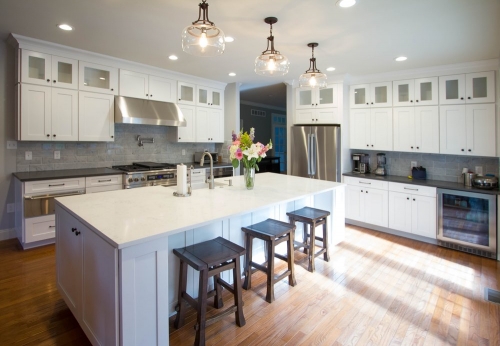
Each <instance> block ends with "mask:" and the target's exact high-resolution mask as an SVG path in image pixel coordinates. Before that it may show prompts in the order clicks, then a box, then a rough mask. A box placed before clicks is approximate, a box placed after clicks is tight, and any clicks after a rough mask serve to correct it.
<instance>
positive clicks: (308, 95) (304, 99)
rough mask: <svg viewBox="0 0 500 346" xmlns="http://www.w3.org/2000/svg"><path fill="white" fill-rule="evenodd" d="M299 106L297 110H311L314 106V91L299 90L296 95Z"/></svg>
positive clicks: (309, 89) (308, 89)
mask: <svg viewBox="0 0 500 346" xmlns="http://www.w3.org/2000/svg"><path fill="white" fill-rule="evenodd" d="M296 99H297V105H296V108H299V109H300V108H311V107H313V106H314V102H313V89H311V88H304V89H301V88H297V93H296Z"/></svg>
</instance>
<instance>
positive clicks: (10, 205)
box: [7, 203, 15, 213]
mask: <svg viewBox="0 0 500 346" xmlns="http://www.w3.org/2000/svg"><path fill="white" fill-rule="evenodd" d="M14 211H15V208H14V203H8V204H7V213H13V212H14Z"/></svg>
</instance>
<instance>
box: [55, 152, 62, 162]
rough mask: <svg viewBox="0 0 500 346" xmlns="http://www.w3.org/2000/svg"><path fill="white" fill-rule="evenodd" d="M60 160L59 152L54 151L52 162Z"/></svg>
mask: <svg viewBox="0 0 500 346" xmlns="http://www.w3.org/2000/svg"><path fill="white" fill-rule="evenodd" d="M60 159H61V152H60V151H59V150H55V151H54V160H60Z"/></svg>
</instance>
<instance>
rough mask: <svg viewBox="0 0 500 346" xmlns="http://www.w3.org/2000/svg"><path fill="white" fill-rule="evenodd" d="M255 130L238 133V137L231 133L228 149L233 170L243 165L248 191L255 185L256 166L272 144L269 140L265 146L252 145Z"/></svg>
mask: <svg viewBox="0 0 500 346" xmlns="http://www.w3.org/2000/svg"><path fill="white" fill-rule="evenodd" d="M254 139H255V129H254V128H253V127H252V128H250V133H248V132H243V130H241V131H240V133H239V134H238V135H236V133H235V132H234V131H233V134H232V140H233V143H232V144H231V146H230V147H229V153H230V159H231V163H232V164H233V167H234V168H238V166H239V165H240V162H242V164H243V168H244V175H245V186H246V188H247V189H248V190H251V189H253V186H254V183H255V172H256V171H257V172H258V171H259V166H258V165H257V164H258V163H259V162H260V161H261V160H262V159H263V158H264V157H266V152H267V151H268V150H269V149H272V148H273V143H272V142H271V140H269V143H268V144H267V145H264V144H262V143H260V142H257V143H254V142H253V141H254Z"/></svg>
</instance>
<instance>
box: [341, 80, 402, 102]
mask: <svg viewBox="0 0 500 346" xmlns="http://www.w3.org/2000/svg"><path fill="white" fill-rule="evenodd" d="M349 100H350V102H349V103H350V107H351V108H371V107H392V82H381V83H371V84H359V85H351V88H350V95H349Z"/></svg>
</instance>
